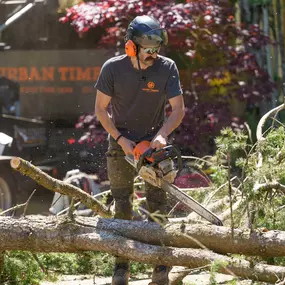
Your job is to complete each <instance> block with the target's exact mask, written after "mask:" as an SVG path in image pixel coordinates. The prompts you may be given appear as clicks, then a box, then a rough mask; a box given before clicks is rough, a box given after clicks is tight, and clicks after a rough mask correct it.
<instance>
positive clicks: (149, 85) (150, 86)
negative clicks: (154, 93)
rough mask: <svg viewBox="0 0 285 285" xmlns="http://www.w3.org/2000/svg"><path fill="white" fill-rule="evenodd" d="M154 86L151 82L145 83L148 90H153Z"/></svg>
mask: <svg viewBox="0 0 285 285" xmlns="http://www.w3.org/2000/svg"><path fill="white" fill-rule="evenodd" d="M154 86H155V84H154V82H152V81H149V82H148V83H147V87H148V88H149V89H153V88H154Z"/></svg>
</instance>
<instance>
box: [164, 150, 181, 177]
mask: <svg viewBox="0 0 285 285" xmlns="http://www.w3.org/2000/svg"><path fill="white" fill-rule="evenodd" d="M163 149H172V150H173V151H174V153H175V155H174V156H172V158H175V157H176V158H177V166H178V171H177V176H178V174H179V173H180V172H181V171H182V169H183V164H182V157H181V152H180V151H179V150H178V149H177V148H176V147H175V146H173V145H168V146H165V147H164V148H163Z"/></svg>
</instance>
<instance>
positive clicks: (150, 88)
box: [142, 81, 159, 92]
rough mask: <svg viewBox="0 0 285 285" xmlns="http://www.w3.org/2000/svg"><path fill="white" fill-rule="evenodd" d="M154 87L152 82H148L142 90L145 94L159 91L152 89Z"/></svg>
mask: <svg viewBox="0 0 285 285" xmlns="http://www.w3.org/2000/svg"><path fill="white" fill-rule="evenodd" d="M154 86H155V83H154V82H153V81H149V82H148V83H147V88H142V90H143V91H146V92H159V90H157V89H153V88H154Z"/></svg>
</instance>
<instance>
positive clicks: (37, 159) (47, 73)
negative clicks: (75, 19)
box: [0, 50, 110, 212]
mask: <svg viewBox="0 0 285 285" xmlns="http://www.w3.org/2000/svg"><path fill="white" fill-rule="evenodd" d="M109 56H110V55H106V54H105V53H104V51H102V50H96V51H86V50H77V51H70V50H69V51H4V52H1V53H0V62H1V66H0V105H1V106H0V111H1V112H0V148H1V133H2V134H5V135H8V136H10V137H12V138H13V141H12V143H11V145H10V146H9V145H5V148H4V151H3V153H0V154H1V156H0V209H2V210H3V209H7V208H9V207H11V206H12V205H14V204H18V203H21V202H25V201H26V200H27V198H28V196H29V195H30V194H31V192H32V191H33V189H39V190H38V191H36V193H35V196H34V198H33V201H37V204H38V207H39V209H40V211H41V212H42V210H43V209H42V205H43V204H42V202H46V207H45V209H44V211H46V210H47V209H48V206H50V203H51V201H52V195H53V193H52V192H50V191H48V190H44V189H42V187H40V186H38V185H37V184H36V183H35V182H34V181H32V180H31V179H30V178H28V177H25V176H23V175H21V174H20V173H17V172H16V171H13V170H12V169H11V167H10V159H11V157H13V156H19V157H21V158H23V159H26V160H28V161H30V162H32V163H33V164H34V165H36V166H38V167H39V168H41V169H42V170H43V171H46V172H47V173H49V174H50V175H52V176H53V177H56V178H59V179H62V178H63V177H64V176H65V174H66V172H67V171H69V170H72V169H79V170H81V171H83V172H85V173H97V171H98V170H99V169H100V168H102V165H104V153H105V150H106V144H105V143H103V144H102V145H100V146H97V147H94V148H88V147H87V146H86V145H85V144H80V143H78V140H79V138H80V137H81V136H82V135H83V134H84V132H85V130H82V129H76V128H75V124H76V123H77V121H78V118H79V116H81V115H83V114H88V113H92V112H93V109H94V101H95V97H94V90H93V85H94V83H95V82H96V79H97V77H98V74H99V71H100V68H101V65H102V63H103V62H104V61H105V60H106V59H107V58H108V57H109ZM39 199H40V200H39ZM34 212H38V211H37V210H35V211H34Z"/></svg>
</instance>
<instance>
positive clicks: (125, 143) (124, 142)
mask: <svg viewBox="0 0 285 285" xmlns="http://www.w3.org/2000/svg"><path fill="white" fill-rule="evenodd" d="M118 144H119V145H120V146H121V147H122V149H123V151H124V153H125V154H126V155H133V154H134V153H133V151H134V147H135V146H136V143H135V142H133V141H131V140H128V139H127V138H125V137H121V138H120V139H119V141H118Z"/></svg>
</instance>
